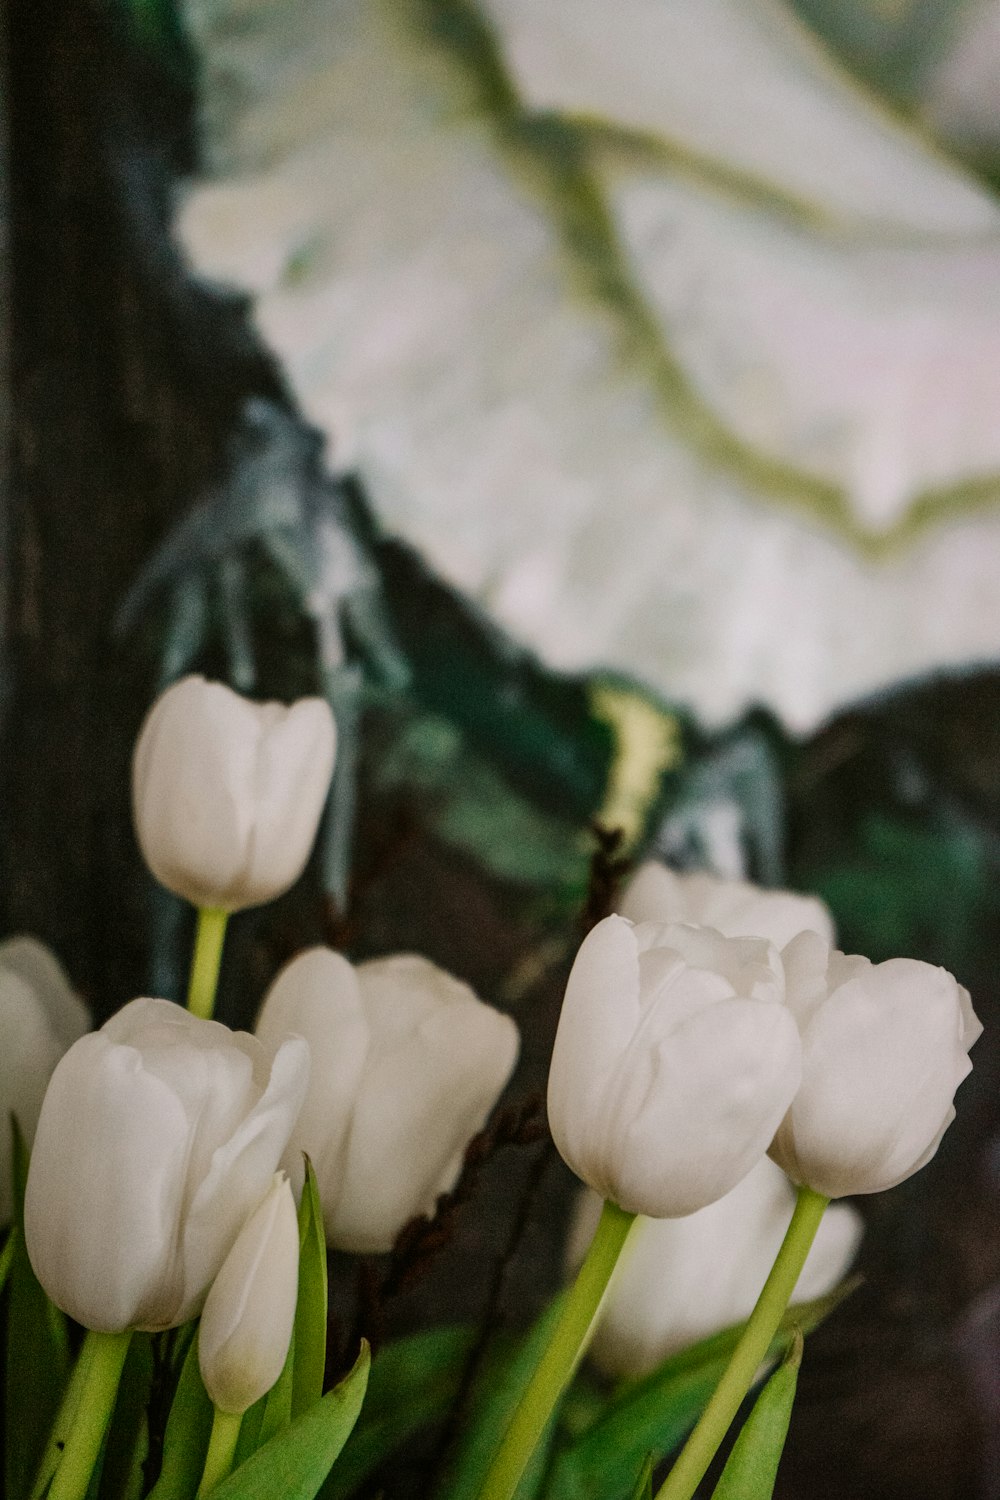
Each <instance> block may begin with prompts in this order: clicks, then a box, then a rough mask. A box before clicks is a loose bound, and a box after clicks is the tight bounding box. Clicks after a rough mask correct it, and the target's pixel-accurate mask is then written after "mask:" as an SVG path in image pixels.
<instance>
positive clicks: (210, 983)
mask: <svg viewBox="0 0 1000 1500" xmlns="http://www.w3.org/2000/svg"><path fill="white" fill-rule="evenodd" d="M228 921H229V913H228V912H227V911H220V910H219V908H218V907H215V906H199V908H198V925H197V928H196V930H195V937H194V954H193V956H192V958H191V978H190V980H189V981H188V996H187V1008H188V1010H189V1011H190V1012H191V1014H192V1015H193V1016H201V1017H202V1019H203V1020H210V1019H211V1017H212V1012H213V1011H214V1010H215V991H216V988H217V986H218V983H219V965H220V964H221V962H222V945H223V943H224V942H225V939H226V923H227V922H228Z"/></svg>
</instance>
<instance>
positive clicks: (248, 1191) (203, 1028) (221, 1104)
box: [25, 999, 309, 1333]
mask: <svg viewBox="0 0 1000 1500" xmlns="http://www.w3.org/2000/svg"><path fill="white" fill-rule="evenodd" d="M308 1076H309V1051H308V1047H307V1046H306V1044H305V1042H303V1041H301V1040H299V1039H294V1040H288V1041H286V1042H284V1043H283V1044H282V1045H281V1046H280V1047H278V1048H274V1049H269V1048H268V1047H267V1046H265V1045H264V1044H263V1043H262V1042H260V1041H259V1040H257V1038H255V1037H252V1036H249V1035H247V1034H246V1033H244V1032H232V1031H229V1030H228V1028H227V1027H225V1026H220V1025H218V1024H217V1023H216V1022H214V1021H204V1020H200V1019H198V1018H197V1017H195V1016H191V1015H189V1014H188V1013H187V1012H186V1011H184V1010H181V1009H180V1008H179V1007H178V1006H176V1005H173V1004H171V1003H170V1002H169V1001H167V1000H146V999H143V1000H133V1001H132V1002H131V1004H129V1005H126V1006H125V1007H124V1009H122V1010H120V1011H119V1012H118V1013H117V1015H114V1016H112V1018H111V1020H110V1021H108V1022H107V1023H106V1024H105V1025H104V1026H103V1027H102V1028H101V1030H100V1031H97V1032H93V1033H91V1034H90V1035H89V1036H85V1037H82V1038H81V1039H80V1040H79V1041H78V1042H76V1043H75V1044H74V1045H73V1046H72V1047H71V1048H70V1049H69V1051H68V1052H67V1053H66V1055H65V1057H63V1059H62V1061H61V1062H60V1063H59V1065H58V1066H57V1067H56V1069H55V1072H54V1073H53V1075H52V1080H51V1082H50V1084H49V1088H48V1092H47V1093H46V1095H45V1101H44V1103H43V1105H42V1111H41V1115H40V1117H39V1121H38V1130H37V1133H36V1136H35V1146H34V1150H33V1152H32V1157H31V1166H30V1170H29V1173H28V1186H27V1193H26V1197H25V1236H26V1242H27V1248H28V1254H29V1256H30V1258H31V1263H32V1265H33V1266H34V1268H35V1273H36V1275H37V1276H38V1279H39V1281H40V1282H41V1283H42V1286H43V1287H44V1288H45V1290H46V1291H47V1292H48V1294H49V1296H50V1297H51V1298H52V1300H53V1301H54V1302H55V1303H56V1304H57V1305H58V1306H59V1307H61V1308H62V1309H63V1310H64V1311H65V1312H67V1313H69V1314H70V1315H71V1317H74V1318H76V1319H77V1321H78V1322H80V1323H83V1324H84V1325H85V1326H86V1327H87V1328H90V1329H96V1330H98V1331H100V1332H104V1333H119V1332H123V1331H124V1330H126V1329H129V1328H145V1329H160V1328H170V1327H173V1326H174V1325H176V1324H179V1323H184V1322H186V1321H187V1320H188V1319H189V1318H192V1317H193V1316H194V1315H195V1314H196V1313H197V1312H198V1311H200V1309H201V1306H202V1303H203V1301H204V1298H205V1295H206V1293H207V1291H208V1288H209V1286H210V1285H211V1283H212V1281H213V1280H214V1278H215V1276H216V1275H217V1274H218V1271H219V1268H220V1266H221V1265H222V1262H223V1261H224V1260H225V1258H226V1256H227V1255H228V1253H229V1251H230V1249H231V1247H232V1245H233V1242H234V1240H235V1239H236V1236H237V1234H238V1233H239V1231H240V1228H241V1226H242V1225H243V1224H244V1222H245V1221H246V1219H247V1217H248V1215H249V1214H250V1212H251V1211H252V1210H253V1209H254V1208H255V1207H256V1205H257V1204H258V1203H259V1202H260V1201H261V1199H262V1198H263V1196H264V1194H265V1193H266V1191H267V1188H268V1185H269V1184H270V1182H271V1178H272V1176H273V1174H274V1172H275V1170H276V1168H277V1166H278V1163H279V1161H280V1159H281V1157H282V1154H283V1152H284V1151H285V1148H286V1146H287V1144H288V1139H289V1136H290V1135H291V1131H292V1126H293V1125H294V1123H295V1119H296V1117H297V1115H298V1112H299V1109H300V1107H301V1104H302V1100H303V1098H304V1096H305V1091H306V1085H307V1082H308Z"/></svg>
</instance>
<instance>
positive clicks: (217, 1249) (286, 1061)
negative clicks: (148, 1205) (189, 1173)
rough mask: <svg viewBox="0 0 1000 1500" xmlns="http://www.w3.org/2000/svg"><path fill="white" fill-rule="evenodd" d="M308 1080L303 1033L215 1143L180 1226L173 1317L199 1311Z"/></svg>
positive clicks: (271, 1167) (276, 1157) (272, 1167)
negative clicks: (179, 1282)
mask: <svg viewBox="0 0 1000 1500" xmlns="http://www.w3.org/2000/svg"><path fill="white" fill-rule="evenodd" d="M308 1083H309V1047H308V1045H307V1043H306V1042H304V1041H303V1040H302V1038H301V1037H291V1038H289V1039H288V1040H287V1041H285V1042H283V1043H282V1044H281V1046H280V1047H279V1048H278V1051H277V1053H276V1054H275V1058H274V1062H273V1063H272V1065H271V1077H270V1081H269V1083H268V1085H267V1088H266V1089H265V1090H264V1093H263V1095H262V1096H261V1098H260V1099H259V1101H258V1102H257V1104H256V1105H255V1106H254V1107H253V1108H252V1109H251V1110H250V1111H249V1112H248V1113H247V1114H246V1116H245V1117H244V1118H243V1119H242V1120H241V1121H240V1123H239V1125H238V1127H237V1129H236V1130H235V1131H234V1133H233V1135H232V1136H231V1137H230V1138H229V1140H227V1141H225V1142H224V1143H223V1144H222V1145H220V1146H219V1147H217V1149H216V1150H215V1151H214V1152H213V1154H212V1158H211V1165H210V1166H209V1169H208V1171H207V1173H206V1175H205V1177H204V1178H203V1179H202V1181H201V1182H200V1184H199V1185H198V1187H197V1189H196V1191H195V1194H194V1197H193V1199H192V1200H191V1203H190V1207H189V1209H188V1213H187V1217H186V1219H185V1222H184V1224H183V1228H182V1242H181V1261H182V1266H183V1296H182V1299H181V1305H180V1308H179V1309H178V1310H177V1311H176V1312H175V1313H174V1314H173V1316H172V1319H171V1321H173V1322H185V1321H186V1320H187V1319H188V1318H189V1317H193V1316H194V1314H195V1313H196V1312H197V1311H198V1309H199V1307H200V1305H201V1302H202V1300H203V1298H204V1296H205V1293H206V1291H207V1290H208V1285H209V1283H210V1281H211V1280H212V1277H213V1276H214V1274H215V1272H216V1270H217V1269H218V1266H219V1264H220V1262H221V1261H222V1259H223V1257H224V1256H225V1255H226V1253H227V1251H228V1250H229V1248H230V1246H231V1245H232V1243H233V1240H234V1239H235V1238H236V1235H237V1233H238V1232H239V1228H240V1225H241V1224H242V1223H243V1222H244V1220H245V1219H246V1218H247V1216H248V1214H249V1213H250V1212H251V1211H252V1210H253V1208H254V1207H255V1206H256V1204H257V1203H258V1202H259V1201H260V1199H261V1196H262V1194H263V1192H264V1190H265V1188H266V1186H267V1184H268V1182H269V1181H270V1179H271V1177H272V1176H273V1174H274V1172H275V1171H276V1170H277V1168H278V1165H279V1163H280V1161H281V1158H282V1155H283V1153H284V1151H285V1147H286V1146H287V1144H288V1140H289V1138H290V1136H291V1133H292V1128H293V1126H294V1124H295V1121H296V1119H297V1117H298V1114H299V1111H300V1109H301V1108H302V1102H303V1100H304V1098H305V1094H306V1089H307V1087H308Z"/></svg>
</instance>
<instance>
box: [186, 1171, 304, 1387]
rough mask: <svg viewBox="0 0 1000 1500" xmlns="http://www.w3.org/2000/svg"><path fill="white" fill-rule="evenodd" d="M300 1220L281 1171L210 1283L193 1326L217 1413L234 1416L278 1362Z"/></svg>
mask: <svg viewBox="0 0 1000 1500" xmlns="http://www.w3.org/2000/svg"><path fill="white" fill-rule="evenodd" d="M298 1274H299V1226H298V1221H297V1218H296V1214H295V1199H294V1198H293V1197H292V1190H291V1187H290V1186H289V1182H288V1178H287V1177H286V1176H285V1174H284V1172H276V1173H275V1175H274V1177H273V1179H272V1182H271V1186H270V1188H269V1189H268V1192H267V1195H266V1196H265V1198H264V1200H263V1202H261V1203H259V1204H258V1205H257V1207H256V1208H255V1209H254V1211H253V1213H252V1214H251V1215H250V1217H249V1218H248V1219H247V1221H246V1223H245V1224H244V1225H243V1227H242V1229H241V1230H240V1232H239V1234H238V1235H237V1236H236V1240H235V1242H234V1244H233V1248H232V1249H231V1250H230V1252H229V1254H228V1255H227V1256H226V1258H225V1260H224V1261H223V1263H222V1266H221V1268H220V1270H219V1274H218V1275H217V1276H216V1278H215V1280H214V1281H213V1282H212V1286H211V1289H210V1290H209V1293H208V1296H207V1297H206V1298H205V1307H204V1310H203V1312H202V1315H201V1324H200V1326H199V1329H198V1363H199V1365H200V1366H201V1376H202V1379H203V1380H204V1382H205V1389H206V1391H207V1392H208V1394H209V1395H210V1396H211V1398H212V1401H213V1402H214V1404H215V1405H216V1406H217V1407H218V1408H219V1410H220V1411H225V1412H229V1413H231V1414H232V1415H234V1416H236V1415H239V1413H240V1412H244V1411H246V1410H247V1408H248V1407H250V1406H252V1405H253V1403H254V1402H255V1401H257V1400H259V1399H260V1397H261V1396H264V1395H266V1394H267V1392H268V1391H269V1390H270V1389H271V1387H272V1385H273V1384H274V1382H275V1381H276V1380H277V1378H278V1376H279V1375H280V1374H281V1371H282V1369H283V1367H284V1363H285V1359H286V1356H287V1354H288V1346H289V1344H290V1343H291V1341H292V1327H293V1325H294V1323H295V1302H296V1297H297V1295H298Z"/></svg>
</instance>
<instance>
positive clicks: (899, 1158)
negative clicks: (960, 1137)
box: [774, 959, 971, 1197]
mask: <svg viewBox="0 0 1000 1500" xmlns="http://www.w3.org/2000/svg"><path fill="white" fill-rule="evenodd" d="M957 990H958V986H957V985H956V984H955V981H954V980H953V979H952V977H951V976H950V975H949V974H946V973H945V971H944V970H943V969H934V968H932V967H931V966H930V965H928V964H920V963H917V962H915V961H914V960H911V959H891V960H890V961H889V962H887V963H883V964H878V965H877V966H873V967H872V968H871V969H870V970H869V971H868V972H867V973H861V974H857V975H856V976H855V977H854V978H852V979H849V980H848V981H847V983H845V984H843V985H841V986H840V987H839V988H838V989H836V990H834V992H833V994H832V995H831V996H830V997H829V999H828V1000H827V1001H826V1002H825V1003H824V1004H823V1005H822V1006H820V1007H819V1008H818V1010H817V1011H816V1012H815V1014H814V1016H813V1019H812V1021H811V1023H810V1024H809V1026H808V1027H807V1029H806V1031H805V1033H804V1036H803V1086H802V1091H801V1094H800V1095H799V1097H798V1099H796V1101H795V1103H794V1104H793V1106H792V1108H791V1110H790V1112H789V1119H788V1121H787V1122H786V1123H785V1125H783V1128H782V1131H781V1132H780V1133H779V1135H778V1138H777V1141H776V1143H775V1152H774V1154H775V1156H776V1159H778V1160H779V1162H780V1163H781V1165H783V1166H784V1165H786V1160H785V1156H786V1155H787V1156H788V1157H790V1158H792V1160H791V1161H790V1163H789V1164H788V1165H790V1168H791V1170H792V1171H793V1172H795V1174H796V1175H798V1174H799V1173H802V1174H806V1176H807V1180H808V1182H809V1185H810V1187H813V1188H815V1190H816V1191H817V1192H821V1193H825V1194H826V1195H827V1196H828V1197H840V1196H841V1195H843V1194H847V1193H856V1192H879V1191H881V1190H882V1189H883V1188H885V1187H888V1186H890V1185H893V1184H894V1183H896V1182H898V1181H901V1180H902V1179H903V1178H904V1177H906V1176H909V1175H910V1173H911V1172H912V1171H915V1170H916V1164H917V1163H920V1164H923V1163H924V1162H926V1161H927V1160H929V1159H930V1156H931V1155H932V1154H933V1151H934V1150H935V1149H936V1146H937V1143H938V1142H939V1141H940V1138H941V1135H942V1134H943V1131H944V1124H946V1123H947V1120H948V1119H949V1118H950V1113H951V1110H952V1097H953V1095H954V1092H955V1089H956V1088H957V1086H958V1084H959V1083H960V1082H961V1080H962V1079H963V1078H964V1077H965V1076H966V1074H967V1073H968V1072H969V1070H970V1068H971V1063H970V1061H969V1058H968V1055H967V1053H966V1050H965V1046H964V1044H963V1036H964V1034H965V1031H966V1022H965V1018H964V1013H963V1012H962V1010H961V1008H960V1006H959V1004H958V996H957ZM942 1122H944V1124H943V1123H942ZM789 1148H790V1149H789Z"/></svg>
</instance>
